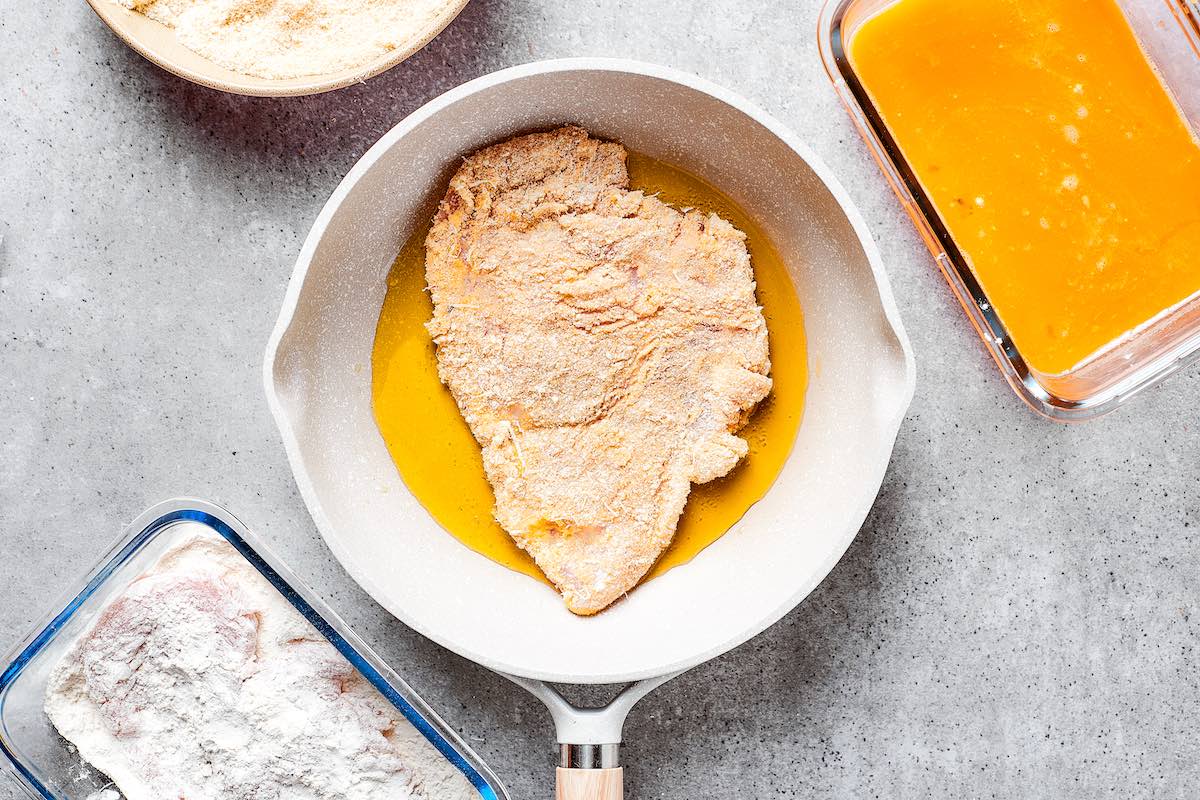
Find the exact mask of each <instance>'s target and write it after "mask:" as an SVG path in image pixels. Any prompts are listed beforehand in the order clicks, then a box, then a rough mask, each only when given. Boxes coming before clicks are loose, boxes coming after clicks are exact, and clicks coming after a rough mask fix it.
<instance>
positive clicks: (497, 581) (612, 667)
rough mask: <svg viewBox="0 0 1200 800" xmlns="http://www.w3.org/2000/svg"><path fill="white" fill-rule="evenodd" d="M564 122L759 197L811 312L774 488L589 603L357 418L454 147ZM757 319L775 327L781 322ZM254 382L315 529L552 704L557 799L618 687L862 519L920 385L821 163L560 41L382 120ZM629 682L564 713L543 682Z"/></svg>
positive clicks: (824, 551) (706, 654)
mask: <svg viewBox="0 0 1200 800" xmlns="http://www.w3.org/2000/svg"><path fill="white" fill-rule="evenodd" d="M568 122H571V123H578V124H581V125H583V126H584V127H586V128H587V129H588V130H590V131H591V132H592V133H593V134H594V135H597V136H600V137H604V138H610V139H614V140H617V141H620V142H621V143H623V144H624V145H626V146H627V147H628V148H630V149H632V150H637V151H641V152H643V153H645V154H647V155H650V156H654V157H657V158H660V159H662V160H665V161H668V162H670V163H673V164H676V165H678V166H680V167H683V168H684V169H687V170H689V171H691V172H693V173H697V174H700V175H702V176H703V177H705V178H707V179H709V180H710V181H711V182H712V183H714V184H715V185H717V186H718V187H720V188H721V189H723V190H724V191H725V192H726V193H728V194H729V195H731V196H732V197H733V198H734V199H735V200H736V201H738V202H739V203H740V204H741V205H742V206H743V207H744V208H745V209H747V210H748V211H750V212H751V213H752V214H754V215H755V216H756V218H757V219H758V221H759V222H760V223H761V224H762V226H763V228H764V229H765V230H766V232H767V233H768V235H769V236H770V237H771V238H772V240H773V241H774V243H775V245H776V247H777V248H778V250H779V251H780V253H781V254H782V255H783V257H784V259H785V260H786V261H787V263H788V267H789V270H790V271H791V275H792V279H793V282H794V284H795V288H796V291H797V293H798V294H799V296H800V301H801V304H802V305H803V308H804V311H805V319H806V325H805V327H806V331H807V335H808V340H809V367H810V386H809V389H808V397H807V405H806V410H805V414H804V420H803V422H802V424H801V426H800V430H799V433H798V434H797V437H796V441H795V444H794V448H793V451H792V455H791V457H790V459H789V460H788V462H787V464H786V465H785V467H784V470H783V472H782V474H781V475H780V477H779V479H778V480H777V481H776V483H775V485H774V487H773V488H772V489H771V491H770V492H769V493H768V494H767V496H766V497H765V498H763V500H761V501H760V502H759V503H757V504H756V505H755V506H754V507H753V508H752V509H751V510H750V511H749V513H747V514H746V516H745V517H744V518H743V519H742V520H741V521H740V522H739V523H738V524H737V525H735V526H734V527H733V528H732V529H731V530H730V531H729V532H728V533H727V534H726V535H725V536H724V537H722V538H721V539H720V540H718V541H717V542H716V543H715V544H713V545H712V546H711V547H709V548H708V549H707V550H705V551H704V552H703V553H701V554H700V555H699V556H698V557H697V558H696V559H694V560H693V561H692V562H691V563H690V564H687V565H686V566H683V567H679V568H677V569H674V570H672V571H671V572H669V573H667V574H666V575H664V576H662V577H659V578H657V579H655V580H653V581H650V582H649V583H647V584H645V585H644V586H641V587H639V588H638V589H636V590H635V591H633V592H632V593H631V594H630V595H629V596H628V597H627V598H626V599H624V600H623V601H621V602H620V603H618V604H616V605H615V606H613V607H612V608H610V609H609V610H607V611H605V612H603V613H602V614H600V615H598V616H596V617H592V618H581V617H576V616H574V615H573V614H571V613H570V612H568V611H567V610H566V609H565V608H564V606H563V604H562V601H561V600H560V599H559V597H558V596H557V595H556V594H555V593H554V592H553V591H552V590H550V589H549V588H548V587H546V586H545V585H543V584H541V583H539V582H537V581H533V580H531V579H529V578H528V577H526V576H523V575H519V574H517V573H515V572H511V571H509V570H507V569H505V568H504V567H501V566H498V565H497V564H495V563H493V562H491V561H489V560H488V559H486V558H484V557H483V556H480V555H477V554H476V553H474V552H472V551H470V550H468V549H467V548H465V547H464V546H463V545H461V544H459V542H458V541H457V540H455V539H454V538H453V537H451V536H449V535H448V534H447V533H446V532H445V531H444V530H442V529H441V528H440V527H439V526H438V525H437V524H436V523H435V522H434V521H433V519H432V518H431V517H430V516H429V514H428V513H426V512H425V510H424V509H423V508H422V507H421V505H420V504H419V503H418V502H417V501H416V499H415V498H414V497H413V496H412V494H411V493H410V492H409V491H408V490H407V488H406V487H405V485H404V483H403V482H402V481H401V479H400V477H399V476H398V474H397V472H396V470H395V468H394V466H393V465H392V462H391V460H390V458H389V456H388V452H387V449H386V448H385V446H384V443H383V440H382V439H381V438H380V436H379V433H378V431H377V430H376V427H375V423H374V420H373V419H372V415H371V391H370V385H371V345H372V341H373V337H374V333H375V323H376V319H377V316H378V312H379V308H380V306H381V304H382V302H383V296H384V291H385V280H384V279H385V276H386V275H387V272H388V268H389V266H390V265H391V263H392V261H393V259H394V257H395V255H396V253H397V252H398V250H399V248H400V245H401V244H402V243H403V242H404V241H405V239H406V238H407V237H408V236H409V235H410V234H411V232H412V231H413V230H414V228H415V226H417V225H418V224H419V222H420V221H421V220H422V219H425V218H426V217H427V216H428V215H430V214H431V213H432V211H433V208H434V205H435V204H436V201H437V200H438V199H439V198H440V196H441V195H442V193H443V192H444V191H445V186H446V183H447V181H448V180H449V177H450V174H451V173H452V172H453V171H454V169H455V168H456V167H457V166H458V164H459V163H460V162H461V159H462V157H463V156H464V155H466V154H468V153H470V152H472V151H474V150H476V149H478V148H480V147H482V146H484V145H487V144H489V143H492V142H496V141H499V140H502V139H505V138H507V137H509V136H513V135H516V134H519V133H523V132H527V131H530V130H538V129H546V128H550V127H553V126H556V125H560V124H563V123H568ZM787 335H788V332H787V331H786V330H782V331H781V330H772V331H771V336H773V337H778V336H787ZM264 377H265V381H266V392H267V400H268V403H269V404H270V407H271V411H272V413H273V414H274V416H275V420H276V422H277V423H278V424H279V428H280V431H281V433H282V435H283V441H284V445H285V446H286V448H287V453H288V458H289V459H290V461H291V464H292V469H293V470H294V471H295V474H296V482H297V483H298V484H299V487H300V492H301V494H302V495H303V497H304V501H305V502H306V503H307V504H308V508H309V510H310V511H311V512H312V516H313V519H314V520H315V521H316V524H317V527H318V528H319V529H320V531H321V533H322V534H323V535H324V537H325V541H326V542H327V543H328V545H329V548H330V549H331V550H332V551H333V553H334V555H336V556H337V558H338V559H339V560H340V561H341V563H342V564H343V565H344V566H345V568H346V570H347V571H348V572H349V573H350V574H351V575H352V576H353V577H354V579H355V580H357V581H358V582H359V583H360V584H361V585H362V586H363V588H364V589H365V590H366V591H367V592H368V593H370V594H371V596H372V597H374V598H375V599H376V600H377V601H378V602H379V603H380V604H381V605H382V606H383V607H384V608H386V609H388V611H390V612H391V613H393V614H395V615H396V616H397V617H399V618H400V619H401V620H403V621H404V622H405V623H406V624H408V625H409V626H411V627H412V628H414V629H416V630H417V631H419V632H421V633H422V634H424V635H426V636H428V637H429V638H431V639H433V640H434V641H436V642H438V643H439V644H442V645H444V646H445V647H448V648H450V649H451V650H454V651H456V652H458V653H460V654H462V655H463V656H465V657H467V658H470V659H473V660H474V661H477V662H479V663H480V664H483V665H485V666H487V667H490V668H492V669H494V670H497V671H499V672H501V673H504V674H506V675H508V676H510V677H512V678H513V679H514V680H515V681H517V682H518V683H520V684H521V685H522V686H525V687H526V688H528V689H529V690H530V691H532V692H533V693H534V694H536V695H537V696H538V697H539V698H541V699H542V700H543V701H545V702H546V704H547V706H548V707H549V709H550V711H551V713H552V714H553V716H554V720H555V723H556V727H557V732H558V740H559V742H560V743H561V744H562V745H563V767H568V768H570V769H560V771H559V781H560V785H559V792H560V796H561V797H570V798H592V797H617V796H619V794H620V769H619V766H618V760H617V759H618V744H619V742H620V740H621V739H620V734H621V725H622V723H623V721H624V718H625V715H626V713H627V712H628V711H629V709H630V707H632V705H633V704H634V703H635V702H636V701H637V700H638V699H639V698H640V697H642V696H643V695H644V694H645V693H646V692H648V691H649V690H650V689H652V688H653V687H654V686H657V685H658V684H660V683H662V682H663V681H665V680H667V679H668V678H669V677H671V676H673V675H675V674H678V673H679V672H680V671H682V670H685V669H687V668H689V667H691V666H694V665H696V664H699V663H700V662H702V661H704V660H706V659H709V658H712V657H713V656H716V655H718V654H720V653H723V652H725V651H726V650H729V649H730V648H732V647H734V646H735V645H737V644H739V643H741V642H744V641H745V640H747V639H749V638H750V637H751V636H754V635H755V634H757V633H759V632H760V631H762V630H763V629H764V628H766V627H767V626H769V625H771V624H772V623H773V622H775V620H777V619H779V618H780V617H781V616H783V614H785V613H786V612H787V611H788V610H790V609H791V608H792V607H793V606H795V605H796V604H797V603H798V602H800V600H802V599H803V598H804V597H805V596H806V595H807V594H808V593H809V592H810V591H812V589H813V588H814V587H815V586H816V585H817V583H818V582H820V580H821V579H822V578H823V577H824V576H825V575H826V573H828V572H829V570H830V569H831V568H832V567H833V565H834V564H835V563H836V562H837V560H838V559H839V558H840V557H841V555H842V553H843V552H844V551H845V550H846V547H847V546H848V545H849V544H850V541H851V540H852V539H853V538H854V535H855V533H857V531H858V529H859V527H860V526H861V525H862V522H863V519H864V518H865V516H866V514H867V512H868V510H869V508H870V506H871V504H872V502H873V501H874V498H875V495H876V493H877V492H878V489H879V485H880V482H881V481H882V479H883V474H884V470H885V468H886V467H887V463H888V459H889V457H890V454H891V450H892V445H893V442H894V441H895V437H896V433H897V430H898V428H899V425H900V421H901V419H902V418H903V416H904V412H905V409H906V408H907V406H908V404H909V401H910V399H911V398H912V394H913V385H914V369H913V360H912V355H911V352H910V350H909V345H908V341H907V339H906V338H905V336H904V333H903V330H902V329H901V326H900V321H899V318H898V315H897V312H896V307H895V303H894V301H893V300H892V294H891V291H890V289H889V288H888V285H887V279H886V278H885V276H884V272H883V268H882V266H881V265H880V259H879V254H878V252H877V251H876V249H875V246H874V244H873V243H872V241H871V239H870V236H869V235H868V233H867V230H866V226H865V225H864V223H863V221H862V219H861V218H860V216H859V214H858V212H857V211H856V210H855V209H854V208H853V206H852V205H851V203H850V201H849V199H848V198H847V196H846V193H845V191H844V190H843V189H842V188H841V186H839V185H838V183H837V181H836V180H835V179H834V178H833V176H832V175H831V174H830V172H829V170H828V169H827V168H826V167H825V166H824V165H823V164H822V163H821V162H820V160H819V159H817V158H816V156H815V155H813V153H812V152H811V151H810V150H809V149H808V148H807V147H805V146H804V145H803V144H801V143H800V142H798V141H797V140H796V139H795V137H794V136H793V135H792V134H791V133H789V132H788V131H787V130H786V129H785V128H783V127H782V126H781V125H780V124H779V123H777V122H775V121H774V120H772V119H771V118H770V117H768V116H767V115H766V114H764V113H762V112H761V111H759V110H757V109H755V108H754V107H752V106H751V105H749V104H748V103H746V102H745V101H743V100H740V99H738V98H737V97H735V96H733V95H732V94H730V93H729V92H727V91H725V90H723V89H721V88H719V87H717V86H714V85H712V84H710V83H708V82H706V81H703V80H700V79H699V78H696V77H693V76H690V75H685V74H682V73H679V72H675V71H672V70H667V69H663V68H661V67H655V66H651V65H647V64H639V63H634V62H629V61H615V60H608V59H571V60H563V61H549V62H541V63H536V64H529V65H525V66H521V67H515V68H512V69H507V70H503V71H501V72H497V73H494V74H492V75H488V76H486V77H483V78H480V79H478V80H475V81H472V82H470V83H468V84H465V85H463V86H460V87H459V88H457V89H454V90H452V91H450V92H448V93H446V94H445V95H442V96H441V97H439V98H437V99H436V100H434V101H432V102H430V103H428V104H427V105H425V106H424V107H423V108H421V109H420V110H418V111H417V112H415V113H414V114H412V115H411V116H409V117H408V118H407V119H406V120H404V121H403V122H402V123H400V124H399V125H397V126H396V127H395V128H393V129H392V130H391V131H389V132H388V133H387V134H386V135H385V136H384V137H383V138H382V139H381V140H380V141H379V143H378V144H376V145H375V146H374V147H372V148H371V150H370V151H369V152H367V154H366V155H365V156H363V158H362V159H361V160H360V161H359V162H358V164H356V165H355V167H354V168H353V169H352V170H351V171H350V174H349V175H348V176H347V177H346V179H345V180H343V181H342V183H341V185H340V186H338V188H337V190H336V191H334V193H333V196H332V197H331V198H330V200H329V202H328V203H327V204H326V205H325V208H324V209H323V210H322V212H321V215H320V217H318V219H317V221H316V224H315V225H314V226H313V229H312V232H311V233H310V234H309V236H308V239H307V241H306V242H305V243H304V248H303V250H302V251H301V253H300V257H299V259H298V260H297V262H296V269H295V273H294V274H293V276H292V280H291V283H290V284H289V286H288V291H287V296H286V298H285V299H284V303H283V310H282V311H281V313H280V316H279V322H278V324H277V325H276V327H275V331H274V333H273V334H272V336H271V341H270V343H269V345H268V347H267V353H266V364H265V376H264ZM628 681H635V683H634V684H633V685H632V686H631V687H630V688H628V689H627V690H626V691H625V692H624V693H622V694H621V695H620V696H619V697H618V699H617V700H616V701H614V702H613V703H612V704H611V705H609V706H608V707H607V708H604V709H590V710H580V709H576V708H574V707H572V706H571V705H570V704H568V703H566V702H565V701H564V700H563V699H562V698H561V696H560V695H559V694H558V693H557V692H556V691H555V690H554V689H553V688H552V687H550V686H549V685H548V683H547V682H560V683H622V682H628Z"/></svg>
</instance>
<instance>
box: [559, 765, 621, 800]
mask: <svg viewBox="0 0 1200 800" xmlns="http://www.w3.org/2000/svg"><path fill="white" fill-rule="evenodd" d="M624 796H625V788H624V785H623V781H622V778H621V768H620V767H613V768H611V769H567V768H566V767H559V768H558V788H557V789H556V790H555V792H554V797H555V800H622V798H623V797H624Z"/></svg>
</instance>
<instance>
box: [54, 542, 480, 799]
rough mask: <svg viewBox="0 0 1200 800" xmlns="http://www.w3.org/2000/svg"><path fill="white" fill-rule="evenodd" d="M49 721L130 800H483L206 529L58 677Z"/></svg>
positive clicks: (107, 614)
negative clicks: (172, 799) (167, 799)
mask: <svg viewBox="0 0 1200 800" xmlns="http://www.w3.org/2000/svg"><path fill="white" fill-rule="evenodd" d="M46 713H47V714H48V715H49V717H50V719H51V721H52V722H53V723H54V725H55V727H56V728H57V729H58V730H59V732H60V733H61V734H62V735H63V736H64V737H65V738H67V739H68V740H70V741H71V742H72V743H74V744H75V746H76V747H77V748H78V749H79V753H80V755H81V756H82V757H83V758H85V759H86V760H87V761H88V762H90V763H91V764H92V765H93V766H94V767H96V768H97V769H98V770H100V771H101V772H103V773H105V774H106V775H108V776H109V777H110V778H111V779H112V780H113V782H114V783H115V784H116V785H117V787H118V788H120V790H121V791H122V792H123V793H124V795H125V797H126V798H128V800H163V798H168V797H179V798H184V797H186V798H188V800H326V799H332V798H338V799H339V800H343V799H344V800H384V799H385V798H386V800H404V798H431V800H432V799H433V798H437V800H465V798H470V797H478V794H477V793H476V792H475V790H474V788H473V787H472V786H471V784H470V783H469V782H468V781H467V780H466V778H465V777H464V776H463V775H462V774H461V773H460V772H459V771H458V770H457V769H455V768H454V767H453V765H451V764H450V763H449V762H447V761H446V760H445V759H444V758H443V757H442V756H441V755H440V754H439V753H438V752H437V751H436V750H435V749H434V748H433V746H432V745H430V744H429V743H428V741H427V740H425V738H424V737H423V736H422V735H421V734H420V733H419V732H418V731H417V730H416V729H415V728H413V727H412V726H411V725H410V724H409V723H408V721H407V720H405V719H404V718H403V716H401V715H400V713H399V712H398V711H397V710H396V709H395V707H394V706H392V704H391V703H389V702H388V701H387V700H386V699H385V698H384V697H383V696H382V695H380V694H379V693H378V692H377V691H376V690H375V688H374V687H373V686H371V685H370V684H369V683H368V682H367V681H366V679H365V678H363V677H362V675H361V674H360V673H359V672H358V671H357V670H356V669H355V668H354V667H353V666H351V665H350V663H349V662H348V661H346V660H345V658H343V657H342V655H341V654H340V653H338V652H337V650H335V649H334V647H333V646H332V645H331V644H329V642H328V641H327V640H325V639H324V638H323V637H322V636H321V635H320V634H319V633H317V631H316V630H315V629H314V628H313V627H312V626H311V625H310V624H309V623H308V622H307V620H305V619H304V618H303V617H302V616H301V615H300V614H299V613H297V612H296V610H295V609H294V608H292V606H291V605H290V604H289V603H288V602H287V600H286V599H284V598H283V597H282V596H281V595H280V594H279V593H278V592H277V591H276V590H275V589H274V588H273V587H272V586H271V585H270V584H269V583H268V582H267V581H266V580H265V579H264V578H263V577H262V576H261V575H259V574H258V572H257V571H256V570H254V568H253V567H251V566H250V565H249V564H248V563H247V562H246V561H245V560H244V559H243V558H242V557H241V556H240V555H238V554H237V552H236V551H235V550H234V549H233V548H232V547H230V546H229V545H228V544H227V543H226V542H224V541H223V540H221V539H219V538H218V537H217V536H216V535H215V534H212V533H211V532H208V531H207V530H205V529H199V532H198V533H197V534H195V535H194V536H193V537H192V538H190V539H188V540H187V541H185V542H182V543H181V544H180V545H177V546H176V547H174V548H172V549H171V550H170V551H168V553H167V554H166V555H164V556H163V557H162V559H161V560H160V561H159V562H158V564H156V565H155V567H154V568H153V569H151V570H150V571H149V572H148V573H146V574H145V575H144V576H143V577H141V578H139V579H138V580H137V581H135V582H134V583H133V584H132V585H130V586H129V588H128V589H127V590H126V591H125V592H124V593H123V594H122V595H120V596H119V597H117V599H115V600H114V601H112V602H111V603H110V604H109V605H108V606H107V607H105V608H104V610H103V611H102V612H101V613H100V615H99V617H98V619H97V620H96V622H95V624H94V626H93V627H92V628H91V629H90V630H88V631H87V632H85V633H84V634H83V635H82V636H81V637H80V639H79V641H78V642H76V643H75V645H74V646H73V647H72V649H71V650H70V651H69V652H68V653H67V654H66V656H64V658H63V659H62V661H61V662H60V663H59V664H58V665H57V667H56V668H55V670H54V672H53V674H52V675H51V677H50V681H49V684H48V686H47V693H46Z"/></svg>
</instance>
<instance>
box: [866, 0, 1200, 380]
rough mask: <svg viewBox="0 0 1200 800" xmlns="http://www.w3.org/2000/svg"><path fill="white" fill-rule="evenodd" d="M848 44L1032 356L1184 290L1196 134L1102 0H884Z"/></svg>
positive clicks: (1038, 359) (1068, 358) (909, 156)
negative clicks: (889, 1) (887, 1)
mask: <svg viewBox="0 0 1200 800" xmlns="http://www.w3.org/2000/svg"><path fill="white" fill-rule="evenodd" d="M849 55H850V61H851V64H852V66H853V68H854V70H855V72H856V73H857V74H858V77H859V79H860V80H861V82H862V84H863V86H864V87H865V89H866V90H867V92H868V94H870V96H871V97H872V99H873V101H874V103H875V106H876V108H877V109H878V111H879V113H880V116H881V117H882V118H883V121H884V123H885V124H886V125H887V128H888V130H889V132H890V133H891V135H892V137H893V138H894V140H895V142H896V145H897V146H898V147H899V149H900V151H901V152H902V153H903V154H904V156H905V158H906V160H907V161H908V164H909V165H910V166H911V168H912V171H913V172H914V173H915V175H916V177H917V179H918V180H919V181H920V183H921V185H922V187H924V189H925V192H926V194H927V196H928V197H929V198H930V200H931V202H932V203H933V205H934V206H935V208H936V209H937V212H938V214H939V216H940V217H941V219H942V222H943V224H944V225H945V227H946V228H947V230H948V231H949V233H950V235H951V237H952V238H953V239H954V241H955V243H956V244H957V245H958V247H959V249H960V250H961V252H962V254H963V256H964V257H965V258H966V260H967V262H968V263H969V265H970V267H971V269H972V270H973V271H974V273H975V276H976V278H977V279H978V280H979V283H980V285H981V286H982V287H983V291H984V293H985V294H986V295H987V296H988V298H989V300H990V301H991V303H992V305H993V306H994V307H995V310H996V312H997V313H998V314H999V316H1000V318H1001V320H1002V321H1003V323H1004V325H1005V327H1006V328H1007V329H1008V331H1009V332H1010V334H1011V335H1012V338H1013V341H1014V343H1015V344H1016V347H1017V349H1018V350H1019V351H1020V352H1021V354H1022V355H1023V356H1024V358H1025V361H1026V362H1027V363H1028V364H1029V365H1030V366H1031V367H1032V368H1033V369H1035V370H1037V371H1039V372H1042V373H1045V374H1049V375H1057V374H1061V373H1064V372H1067V371H1069V370H1071V369H1072V368H1074V367H1077V366H1078V365H1080V364H1081V363H1082V362H1085V361H1087V360H1088V359H1089V357H1091V356H1093V355H1095V354H1096V353H1097V352H1098V351H1101V350H1103V349H1105V347H1106V346H1107V345H1109V344H1111V343H1113V342H1114V341H1115V340H1118V339H1120V338H1121V337H1122V336H1123V335H1125V334H1127V333H1129V332H1130V331H1132V330H1133V329H1135V328H1137V327H1139V326H1141V325H1143V324H1145V323H1147V322H1148V321H1150V320H1151V319H1153V318H1154V317H1156V316H1158V315H1160V314H1161V313H1163V312H1164V311H1166V310H1167V309H1169V308H1171V307H1172V306H1175V305H1177V304H1179V303H1181V302H1182V301H1184V300H1185V299H1187V298H1188V297H1189V296H1191V295H1193V294H1195V293H1196V292H1197V291H1198V290H1200V143H1198V142H1197V140H1196V138H1195V136H1194V134H1193V132H1192V131H1191V130H1190V129H1189V127H1188V125H1187V123H1186V122H1185V120H1184V119H1183V117H1182V115H1181V113H1180V111H1179V108H1178V107H1177V106H1176V104H1175V101H1174V99H1173V98H1172V97H1171V96H1170V94H1169V93H1168V91H1167V89H1166V87H1165V85H1164V84H1163V82H1162V81H1161V80H1160V78H1159V76H1158V74H1157V72H1156V71H1155V70H1154V68H1153V67H1152V66H1151V64H1150V62H1149V61H1148V60H1147V58H1146V56H1145V54H1144V53H1143V52H1142V50H1141V47H1140V45H1139V44H1138V42H1137V39H1136V38H1135V36H1134V33H1133V30H1132V29H1131V28H1130V26H1129V23H1128V22H1127V21H1126V20H1125V18H1124V16H1123V14H1122V12H1121V10H1120V8H1119V7H1118V6H1117V4H1116V3H1115V2H1114V0H897V2H895V3H893V4H891V5H889V6H887V7H886V8H884V9H883V10H882V11H880V12H879V13H877V14H876V15H875V16H873V17H871V18H870V19H867V20H866V21H864V22H863V23H862V25H861V26H860V27H859V29H858V30H857V31H856V32H855V33H854V34H853V36H852V38H851V40H850V43H849Z"/></svg>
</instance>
